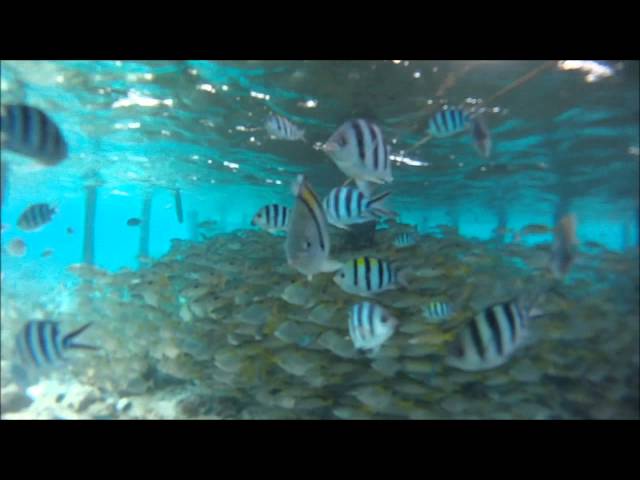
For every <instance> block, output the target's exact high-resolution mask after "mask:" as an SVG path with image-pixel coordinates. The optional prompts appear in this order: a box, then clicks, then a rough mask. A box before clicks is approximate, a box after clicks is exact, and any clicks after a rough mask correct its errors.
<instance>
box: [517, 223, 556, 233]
mask: <svg viewBox="0 0 640 480" xmlns="http://www.w3.org/2000/svg"><path fill="white" fill-rule="evenodd" d="M550 232H551V228H549V227H547V226H546V225H539V224H530V225H525V226H524V227H522V228H521V229H520V234H521V235H544V234H545V233H550Z"/></svg>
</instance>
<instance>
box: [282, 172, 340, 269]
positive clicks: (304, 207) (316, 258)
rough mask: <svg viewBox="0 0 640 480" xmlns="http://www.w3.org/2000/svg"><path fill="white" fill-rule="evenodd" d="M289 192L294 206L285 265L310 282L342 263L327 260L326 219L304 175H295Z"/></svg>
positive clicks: (328, 245)
mask: <svg viewBox="0 0 640 480" xmlns="http://www.w3.org/2000/svg"><path fill="white" fill-rule="evenodd" d="M293 193H294V195H295V196H296V204H295V206H294V208H293V213H292V215H291V220H290V222H289V229H288V232H287V240H286V242H285V252H286V254H287V263H288V264H289V265H290V266H291V267H293V268H295V269H296V270H298V271H299V272H300V273H302V274H304V275H306V276H307V278H308V279H309V280H311V279H312V277H313V275H315V274H316V273H320V272H333V271H335V270H337V269H338V268H340V267H341V266H342V264H341V263H339V262H336V261H334V260H331V259H329V251H330V249H331V244H330V239H329V232H328V228H327V218H326V216H325V213H324V210H323V208H322V204H321V203H320V200H319V199H318V196H317V195H316V194H315V192H314V191H313V189H312V188H311V185H310V184H309V182H308V181H307V180H306V179H305V178H304V175H299V176H298V178H297V179H296V181H295V182H294V184H293Z"/></svg>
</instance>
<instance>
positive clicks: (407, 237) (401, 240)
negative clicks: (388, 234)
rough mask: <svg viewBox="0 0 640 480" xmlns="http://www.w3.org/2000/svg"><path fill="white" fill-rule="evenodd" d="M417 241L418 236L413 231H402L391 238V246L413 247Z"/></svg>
mask: <svg viewBox="0 0 640 480" xmlns="http://www.w3.org/2000/svg"><path fill="white" fill-rule="evenodd" d="M416 243H418V236H417V235H416V234H415V233H413V232H402V233H400V234H398V235H396V237H395V238H394V239H393V246H394V247H396V248H408V247H413V246H414V245H415V244H416Z"/></svg>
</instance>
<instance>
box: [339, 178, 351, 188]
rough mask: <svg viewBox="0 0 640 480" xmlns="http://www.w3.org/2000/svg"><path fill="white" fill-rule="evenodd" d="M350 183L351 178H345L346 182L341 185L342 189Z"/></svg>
mask: <svg viewBox="0 0 640 480" xmlns="http://www.w3.org/2000/svg"><path fill="white" fill-rule="evenodd" d="M351 182H353V178H347V180H346V181H345V182H344V183H343V184H342V186H343V187H346V186H347V185H349V184H350V183H351Z"/></svg>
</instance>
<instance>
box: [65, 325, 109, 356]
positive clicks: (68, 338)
mask: <svg viewBox="0 0 640 480" xmlns="http://www.w3.org/2000/svg"><path fill="white" fill-rule="evenodd" d="M91 324H92V322H89V323H87V324H86V325H83V326H82V327H80V328H78V329H77V330H74V331H73V332H71V333H68V334H67V335H65V336H64V338H63V339H62V345H63V346H64V348H81V349H85V350H99V349H100V348H99V347H95V346H93V345H86V344H83V343H75V342H74V341H73V339H74V338H75V337H77V336H78V335H80V334H81V333H82V332H84V331H85V330H86V329H87V328H89V327H90V326H91Z"/></svg>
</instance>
